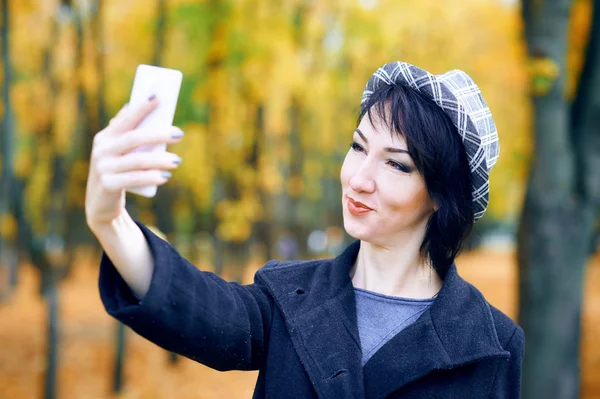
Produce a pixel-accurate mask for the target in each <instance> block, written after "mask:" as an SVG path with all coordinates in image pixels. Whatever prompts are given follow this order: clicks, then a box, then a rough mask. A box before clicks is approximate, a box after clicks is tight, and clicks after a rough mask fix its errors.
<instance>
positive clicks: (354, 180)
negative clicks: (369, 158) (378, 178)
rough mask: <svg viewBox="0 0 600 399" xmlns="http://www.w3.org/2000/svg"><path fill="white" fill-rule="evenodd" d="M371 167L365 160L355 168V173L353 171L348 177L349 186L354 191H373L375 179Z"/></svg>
mask: <svg viewBox="0 0 600 399" xmlns="http://www.w3.org/2000/svg"><path fill="white" fill-rule="evenodd" d="M371 169H372V166H370V165H369V163H368V162H365V163H363V164H362V165H361V167H360V168H358V169H357V170H356V173H354V175H353V176H352V177H351V178H350V180H349V184H350V188H351V189H352V190H354V192H357V193H359V192H367V193H371V192H373V191H375V179H374V176H373V171H372V170H371Z"/></svg>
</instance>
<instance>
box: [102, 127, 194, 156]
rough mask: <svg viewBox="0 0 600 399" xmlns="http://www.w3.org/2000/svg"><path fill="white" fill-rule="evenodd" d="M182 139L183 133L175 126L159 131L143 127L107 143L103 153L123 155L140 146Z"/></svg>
mask: <svg viewBox="0 0 600 399" xmlns="http://www.w3.org/2000/svg"><path fill="white" fill-rule="evenodd" d="M182 137H183V131H182V130H181V129H180V128H178V127H176V126H171V127H170V128H168V129H161V130H156V128H150V127H145V128H141V129H135V130H131V131H129V132H127V133H125V134H122V135H120V136H117V137H116V138H114V139H113V140H110V141H108V142H107V143H106V146H107V147H106V149H105V150H104V151H103V152H105V153H107V154H115V155H117V154H125V153H127V152H129V151H132V150H134V149H136V148H137V147H139V146H142V145H153V144H169V143H176V142H179V141H181V138H182Z"/></svg>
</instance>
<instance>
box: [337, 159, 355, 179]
mask: <svg viewBox="0 0 600 399" xmlns="http://www.w3.org/2000/svg"><path fill="white" fill-rule="evenodd" d="M353 171H354V165H353V162H352V157H351V156H350V154H346V158H344V163H343V164H342V169H341V170H340V180H341V182H342V186H346V185H348V182H349V180H350V178H351V177H352V174H353Z"/></svg>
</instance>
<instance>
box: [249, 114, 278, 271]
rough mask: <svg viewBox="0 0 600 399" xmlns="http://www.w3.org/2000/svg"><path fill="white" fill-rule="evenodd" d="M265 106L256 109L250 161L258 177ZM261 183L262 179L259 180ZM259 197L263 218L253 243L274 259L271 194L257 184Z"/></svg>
mask: <svg viewBox="0 0 600 399" xmlns="http://www.w3.org/2000/svg"><path fill="white" fill-rule="evenodd" d="M264 111H265V110H264V106H263V105H262V104H259V105H258V106H257V107H256V124H255V129H256V134H255V136H254V143H253V147H252V152H251V153H250V157H249V159H248V164H249V166H250V167H251V168H254V170H255V171H256V173H257V175H258V173H259V172H260V164H259V158H260V154H261V153H263V152H264V151H265V140H266V137H265V120H264ZM257 181H260V177H258V178H257ZM257 190H258V197H259V199H260V203H261V206H262V207H263V217H262V219H261V220H260V221H258V222H256V223H254V226H253V228H252V241H254V242H259V243H260V244H261V245H262V246H263V248H264V251H265V253H264V256H265V258H266V259H267V260H268V259H273V257H274V255H275V254H274V251H273V231H272V217H271V209H272V198H271V196H270V195H269V193H267V192H266V190H265V189H264V188H263V186H262V185H261V184H257Z"/></svg>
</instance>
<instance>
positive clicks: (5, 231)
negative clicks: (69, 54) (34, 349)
mask: <svg viewBox="0 0 600 399" xmlns="http://www.w3.org/2000/svg"><path fill="white" fill-rule="evenodd" d="M0 29H1V32H0V40H1V41H2V66H3V68H2V70H3V76H2V78H3V79H2V82H3V85H2V102H3V104H4V117H3V119H2V141H0V153H1V154H2V166H1V167H2V175H1V176H0V300H1V299H2V298H3V297H5V296H6V295H8V294H9V293H10V291H12V289H13V288H14V287H15V286H16V284H17V271H18V266H19V248H18V246H17V240H16V235H15V233H16V229H15V227H16V223H15V222H16V221H15V220H14V216H13V213H14V206H15V205H16V203H15V201H16V197H15V195H14V194H15V193H14V190H15V173H14V169H13V165H14V154H15V151H16V145H15V137H16V134H15V122H14V115H13V110H12V101H11V96H10V86H11V84H12V62H11V57H10V42H9V37H8V35H9V32H10V9H9V6H8V0H2V27H1V28H0ZM3 272H5V273H3ZM2 275H4V276H5V277H6V279H2V278H1V277H2Z"/></svg>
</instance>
